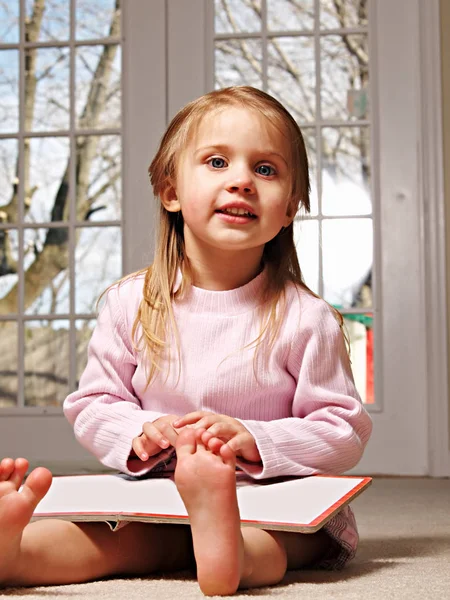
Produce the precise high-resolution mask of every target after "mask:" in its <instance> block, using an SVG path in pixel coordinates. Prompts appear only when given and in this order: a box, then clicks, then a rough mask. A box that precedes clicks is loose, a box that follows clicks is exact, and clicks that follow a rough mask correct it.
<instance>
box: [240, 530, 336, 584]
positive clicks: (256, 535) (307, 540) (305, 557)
mask: <svg viewBox="0 0 450 600" xmlns="http://www.w3.org/2000/svg"><path fill="white" fill-rule="evenodd" d="M242 535H243V538H244V546H245V556H246V560H247V562H248V565H247V574H246V575H244V576H243V577H242V578H241V581H240V584H239V587H241V588H253V587H261V586H265V585H275V584H277V583H279V582H280V581H281V580H282V579H283V577H284V576H285V574H286V571H287V570H288V569H302V568H305V567H308V566H310V565H312V564H314V563H315V562H316V561H318V560H319V559H320V557H321V556H323V555H324V553H325V551H326V549H327V548H328V547H329V545H330V538H329V537H328V535H327V534H326V533H325V532H323V531H318V532H317V533H313V534H302V533H290V532H284V531H265V530H262V529H256V528H254V527H245V528H243V530H242Z"/></svg>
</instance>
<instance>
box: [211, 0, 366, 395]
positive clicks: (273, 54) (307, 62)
mask: <svg viewBox="0 0 450 600" xmlns="http://www.w3.org/2000/svg"><path fill="white" fill-rule="evenodd" d="M368 4H369V3H366V2H364V3H363V2H360V1H359V0H344V2H342V3H340V4H339V5H340V6H341V7H342V12H339V11H338V9H337V6H338V4H336V3H334V2H332V0H309V1H308V2H306V1H305V2H301V3H298V2H295V1H294V0H215V3H214V5H215V12H214V21H215V42H214V59H215V68H214V74H215V87H216V88H221V87H226V86H228V85H253V86H255V87H259V88H261V89H263V90H265V91H268V92H269V93H271V94H272V95H273V96H275V97H276V98H278V99H279V100H280V101H281V102H282V103H283V104H284V105H285V106H286V107H287V108H288V110H289V111H290V112H291V113H292V114H293V116H294V118H296V120H297V122H298V123H299V125H300V127H301V129H302V131H303V134H304V137H305V143H306V145H307V150H308V156H309V160H310V166H311V179H312V185H311V188H312V189H311V214H310V215H307V216H306V215H301V216H299V217H298V218H297V219H296V222H295V237H296V243H297V248H298V253H299V259H300V265H301V267H302V269H303V273H304V276H305V280H306V282H307V284H308V285H309V286H310V287H311V288H312V289H313V290H314V291H316V292H317V293H319V294H320V295H321V296H323V297H324V298H325V299H326V300H327V301H328V302H330V303H331V304H333V305H335V306H337V307H338V308H339V309H340V310H341V312H342V314H343V315H344V317H345V325H346V328H347V333H348V336H349V339H350V343H351V351H352V361H353V369H354V372H355V379H356V381H357V385H358V389H359V391H360V394H361V396H362V398H363V400H364V401H365V402H367V403H373V402H374V392H373V325H374V319H373V317H374V312H375V310H376V306H375V301H374V297H373V293H372V290H373V283H374V282H373V279H374V278H373V276H372V274H373V207H372V198H373V194H372V177H371V161H370V156H371V151H370V148H371V127H372V124H371V113H370V105H369V51H368V17H367V15H368V9H369V6H368ZM303 257H306V258H303Z"/></svg>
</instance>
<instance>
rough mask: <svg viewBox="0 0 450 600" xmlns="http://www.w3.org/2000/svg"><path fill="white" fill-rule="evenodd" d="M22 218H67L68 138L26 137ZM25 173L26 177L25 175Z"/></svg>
mask: <svg viewBox="0 0 450 600" xmlns="http://www.w3.org/2000/svg"><path fill="white" fill-rule="evenodd" d="M27 161H28V163H29V170H28V171H27V166H25V168H26V179H25V181H26V188H25V190H26V201H25V220H26V221H27V222H33V223H41V222H42V221H66V220H67V219H68V218H69V140H68V138H64V137H54V138H50V137H49V138H46V137H42V138H32V139H27V140H25V165H27ZM27 175H28V176H27Z"/></svg>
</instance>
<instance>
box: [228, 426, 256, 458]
mask: <svg viewBox="0 0 450 600" xmlns="http://www.w3.org/2000/svg"><path fill="white" fill-rule="evenodd" d="M226 445H227V446H228V447H229V448H230V449H231V451H232V452H234V453H235V454H238V455H239V456H242V457H243V458H245V459H246V460H250V461H251V462H260V461H261V455H260V453H259V450H258V446H257V445H256V443H255V440H254V438H253V436H252V435H251V434H250V433H248V432H247V433H240V434H238V435H236V436H235V437H234V438H232V439H231V440H229V441H228V442H227V444H226Z"/></svg>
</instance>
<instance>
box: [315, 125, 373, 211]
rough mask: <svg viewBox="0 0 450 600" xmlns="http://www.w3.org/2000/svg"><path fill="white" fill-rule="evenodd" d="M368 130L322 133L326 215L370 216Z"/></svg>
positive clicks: (336, 130)
mask: <svg viewBox="0 0 450 600" xmlns="http://www.w3.org/2000/svg"><path fill="white" fill-rule="evenodd" d="M369 150H370V140H369V128H368V127H341V128H335V129H334V128H333V129H332V128H324V129H323V130H322V153H323V154H322V194H323V196H322V209H323V213H324V214H326V215H369V214H370V213H371V212H372V202H371V197H370V172H371V165H370V156H369Z"/></svg>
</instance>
